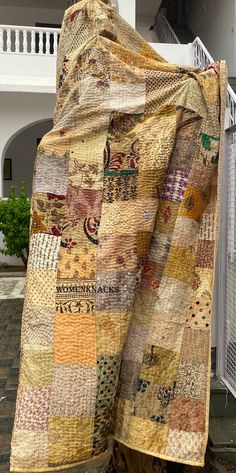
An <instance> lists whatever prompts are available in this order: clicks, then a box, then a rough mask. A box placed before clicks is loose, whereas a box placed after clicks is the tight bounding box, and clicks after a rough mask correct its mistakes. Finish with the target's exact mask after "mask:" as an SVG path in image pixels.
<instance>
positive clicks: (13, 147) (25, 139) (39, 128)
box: [3, 120, 52, 197]
mask: <svg viewBox="0 0 236 473" xmlns="http://www.w3.org/2000/svg"><path fill="white" fill-rule="evenodd" d="M51 128H52V120H48V121H43V122H41V123H37V124H36V125H32V126H29V128H26V129H25V130H23V131H22V132H20V133H19V134H18V135H16V136H15V138H14V139H13V141H12V142H11V143H10V145H9V147H8V149H7V150H6V154H5V158H7V159H11V160H12V180H11V181H4V192H3V195H4V197H7V196H8V195H9V191H10V187H11V185H12V184H16V185H17V194H18V191H19V190H20V187H21V183H22V181H25V180H26V181H27V184H28V185H27V188H28V194H29V196H31V194H32V176H33V168H34V161H35V156H36V147H37V138H42V137H43V135H44V134H45V133H47V132H48V131H49V130H51Z"/></svg>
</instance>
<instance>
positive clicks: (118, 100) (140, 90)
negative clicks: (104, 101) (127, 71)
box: [110, 81, 146, 113]
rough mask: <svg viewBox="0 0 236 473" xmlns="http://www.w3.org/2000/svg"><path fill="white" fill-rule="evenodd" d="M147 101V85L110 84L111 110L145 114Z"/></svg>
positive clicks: (143, 82)
mask: <svg viewBox="0 0 236 473" xmlns="http://www.w3.org/2000/svg"><path fill="white" fill-rule="evenodd" d="M145 101H146V84H145V81H140V82H139V83H137V84H127V83H126V84H122V83H119V82H114V81H111V82H110V109H111V110H112V111H115V112H124V113H143V112H144V108H145Z"/></svg>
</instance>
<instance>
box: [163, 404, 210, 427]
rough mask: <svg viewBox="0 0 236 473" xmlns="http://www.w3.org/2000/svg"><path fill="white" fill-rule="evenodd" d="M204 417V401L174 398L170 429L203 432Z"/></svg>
mask: <svg viewBox="0 0 236 473" xmlns="http://www.w3.org/2000/svg"><path fill="white" fill-rule="evenodd" d="M205 417H206V402H205V400H204V401H202V400H199V401H197V400H196V399H188V398H183V397H176V398H175V399H174V400H173V402H172V411H171V418H170V428H171V429H172V430H179V431H181V430H185V431H186V432H204V431H205Z"/></svg>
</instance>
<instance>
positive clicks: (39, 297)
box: [25, 267, 57, 308]
mask: <svg viewBox="0 0 236 473" xmlns="http://www.w3.org/2000/svg"><path fill="white" fill-rule="evenodd" d="M56 279H57V273H56V271H53V270H51V269H33V268H30V267H29V268H28V269H27V280H26V288H25V299H27V300H30V302H31V304H32V305H33V306H41V307H45V308H46V307H47V308H55V296H56Z"/></svg>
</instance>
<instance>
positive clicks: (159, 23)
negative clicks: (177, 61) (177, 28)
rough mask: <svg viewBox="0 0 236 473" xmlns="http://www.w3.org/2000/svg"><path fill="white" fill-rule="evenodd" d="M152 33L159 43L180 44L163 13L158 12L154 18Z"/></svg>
mask: <svg viewBox="0 0 236 473" xmlns="http://www.w3.org/2000/svg"><path fill="white" fill-rule="evenodd" d="M153 29H154V32H155V33H156V35H157V38H158V42H159V43H169V44H180V41H179V39H178V38H177V36H176V34H175V32H174V30H173V29H172V28H171V25H170V23H169V21H168V20H167V18H166V16H165V14H164V12H163V11H162V10H159V12H158V13H157V15H156V17H155V24H154V28H153Z"/></svg>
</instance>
